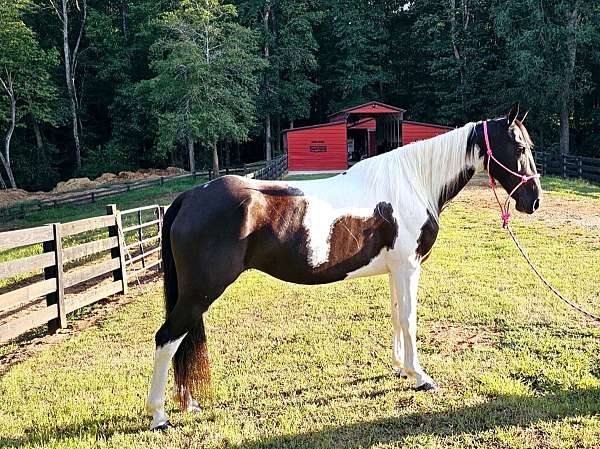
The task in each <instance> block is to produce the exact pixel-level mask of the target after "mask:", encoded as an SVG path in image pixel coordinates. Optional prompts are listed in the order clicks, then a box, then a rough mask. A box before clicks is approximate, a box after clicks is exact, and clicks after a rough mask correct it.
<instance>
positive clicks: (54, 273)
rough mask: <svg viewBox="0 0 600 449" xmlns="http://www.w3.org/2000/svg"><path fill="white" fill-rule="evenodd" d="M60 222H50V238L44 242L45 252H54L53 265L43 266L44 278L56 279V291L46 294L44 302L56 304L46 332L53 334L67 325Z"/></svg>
mask: <svg viewBox="0 0 600 449" xmlns="http://www.w3.org/2000/svg"><path fill="white" fill-rule="evenodd" d="M60 226H61V225H60V223H53V224H52V234H53V238H52V240H50V241H48V242H44V244H43V248H44V252H45V253H51V252H52V253H54V265H53V266H51V267H47V268H44V279H53V278H54V279H56V291H54V292H52V293H49V294H47V295H46V304H47V305H49V306H51V305H53V304H56V306H57V308H58V314H57V317H56V318H54V319H52V320H50V321H48V332H49V333H51V334H53V333H55V332H56V331H57V330H58V329H60V328H64V327H67V311H66V309H65V289H64V282H63V275H64V271H63V250H62V237H61V232H60V231H61V229H60Z"/></svg>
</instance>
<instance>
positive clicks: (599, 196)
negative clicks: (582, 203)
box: [542, 176, 600, 203]
mask: <svg viewBox="0 0 600 449" xmlns="http://www.w3.org/2000/svg"><path fill="white" fill-rule="evenodd" d="M542 184H543V186H544V190H547V191H550V192H557V193H559V194H561V195H562V196H565V197H569V198H575V199H581V198H586V199H591V200H592V201H595V202H596V203H600V185H598V184H593V183H591V182H588V181H583V180H581V179H569V180H565V179H561V178H557V177H554V176H545V177H544V178H542Z"/></svg>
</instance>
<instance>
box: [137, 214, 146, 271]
mask: <svg viewBox="0 0 600 449" xmlns="http://www.w3.org/2000/svg"><path fill="white" fill-rule="evenodd" d="M137 221H138V225H139V226H140V227H139V228H138V230H137V231H138V232H137V235H138V242H140V254H141V255H142V268H145V267H146V261H145V260H144V245H143V243H142V240H143V237H144V233H143V232H142V211H141V210H138V211H137Z"/></svg>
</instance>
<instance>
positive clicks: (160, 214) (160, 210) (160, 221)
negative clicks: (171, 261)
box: [157, 206, 165, 270]
mask: <svg viewBox="0 0 600 449" xmlns="http://www.w3.org/2000/svg"><path fill="white" fill-rule="evenodd" d="M157 213H158V246H159V247H160V250H159V251H158V257H159V260H160V262H159V263H158V269H159V270H162V268H163V263H162V257H163V254H162V229H163V221H164V219H165V206H158V210H157Z"/></svg>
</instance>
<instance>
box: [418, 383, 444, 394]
mask: <svg viewBox="0 0 600 449" xmlns="http://www.w3.org/2000/svg"><path fill="white" fill-rule="evenodd" d="M437 390H438V386H437V385H436V383H435V382H433V381H432V382H425V383H424V384H422V385H419V386H418V387H417V388H415V391H428V392H431V393H435V392H436V391H437Z"/></svg>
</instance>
